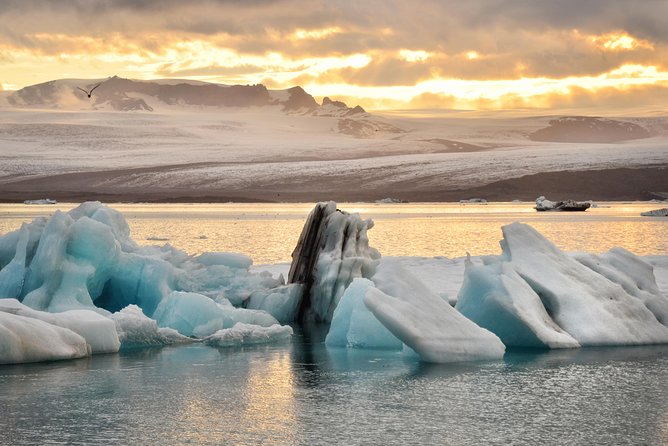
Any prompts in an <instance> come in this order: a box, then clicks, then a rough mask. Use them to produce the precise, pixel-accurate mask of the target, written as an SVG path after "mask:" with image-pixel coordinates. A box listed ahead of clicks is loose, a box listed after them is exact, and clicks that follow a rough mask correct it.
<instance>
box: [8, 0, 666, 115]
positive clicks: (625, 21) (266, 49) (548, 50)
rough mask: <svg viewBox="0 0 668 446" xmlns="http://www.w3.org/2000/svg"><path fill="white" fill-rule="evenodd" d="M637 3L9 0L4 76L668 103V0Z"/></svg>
mask: <svg viewBox="0 0 668 446" xmlns="http://www.w3.org/2000/svg"><path fill="white" fill-rule="evenodd" d="M464 3H465V4H464ZM555 3H559V5H558V6H557V5H555ZM629 5H630V3H629V2H626V1H622V0H619V1H617V0H610V1H608V0H605V1H604V0H591V1H588V2H586V4H583V3H582V2H577V1H573V0H564V1H562V2H529V1H510V0H472V1H470V2H454V1H453V2H449V1H431V0H420V1H418V2H415V1H410V2H409V1H405V2H404V1H400V0H397V1H390V2H388V1H376V0H370V1H368V2H352V1H343V0H336V1H328V2H326V1H324V0H323V1H313V2H299V1H296V0H275V1H274V0H257V1H245V2H240V1H234V0H218V1H216V0H195V1H192V2H178V1H176V0H167V1H160V2H158V1H155V0H90V1H88V2H83V3H82V2H78V1H74V0H63V1H61V2H49V1H46V0H32V1H29V2H25V1H17V0H3V2H2V5H0V23H2V26H0V86H2V88H3V89H5V90H9V89H17V88H21V87H24V86H27V85H32V84H35V83H40V82H45V81H49V80H53V79H60V78H88V79H93V78H106V77H108V76H111V75H119V76H121V77H128V78H135V79H155V78H174V79H196V80H203V81H210V82H218V83H224V84H256V83H262V84H264V85H266V86H267V87H268V88H271V89H284V88H289V87H292V86H295V85H301V86H303V87H304V88H306V89H307V91H309V92H310V93H311V94H314V95H315V96H317V97H322V96H330V97H332V98H338V99H345V100H350V101H352V102H354V103H360V104H361V105H363V106H366V107H367V108H425V107H433V108H487V109H495V108H518V107H548V108H549V107H555V106H560V105H564V104H567V105H572V106H577V105H578V104H591V103H597V102H599V103H600V102H604V103H606V104H610V106H611V107H616V106H624V105H625V104H628V103H629V102H631V103H642V102H643V101H644V102H645V103H646V102H647V101H654V102H656V103H657V104H658V103H661V101H663V102H664V103H665V100H666V99H668V93H667V92H668V33H666V32H665V30H666V29H668V6H667V5H668V2H655V1H646V2H634V5H633V7H630V6H629Z"/></svg>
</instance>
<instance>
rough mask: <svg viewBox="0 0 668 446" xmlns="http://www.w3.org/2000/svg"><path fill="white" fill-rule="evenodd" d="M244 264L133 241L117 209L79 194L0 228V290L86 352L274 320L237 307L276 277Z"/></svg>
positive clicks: (272, 285)
mask: <svg viewBox="0 0 668 446" xmlns="http://www.w3.org/2000/svg"><path fill="white" fill-rule="evenodd" d="M251 265H252V261H251V259H250V258H249V257H248V256H245V255H243V254H234V253H221V252H212V253H204V254H201V255H199V256H190V255H188V254H187V253H185V252H183V251H180V250H178V249H176V248H174V247H172V246H170V245H168V244H167V245H164V246H161V247H158V246H147V247H140V246H139V245H137V243H135V241H134V240H132V238H131V237H130V228H129V226H128V224H127V222H126V221H125V218H124V217H123V215H122V214H121V213H119V212H118V211H116V210H114V209H111V208H109V207H107V206H105V205H103V204H101V203H99V202H86V203H83V204H81V205H80V206H78V207H76V208H74V209H72V210H71V211H69V212H66V213H65V212H61V211H56V212H55V213H54V214H53V216H52V217H50V218H49V219H45V218H37V219H35V220H33V222H31V223H27V224H24V225H23V226H22V227H21V228H20V229H18V230H16V231H13V232H10V233H8V234H5V235H3V236H1V237H0V298H14V299H16V300H15V302H16V303H20V305H21V308H20V309H19V310H16V308H14V310H16V311H20V313H21V315H22V317H30V318H37V319H40V320H42V321H43V322H45V323H47V324H51V325H56V326H62V327H66V328H68V329H70V330H71V331H74V332H77V333H79V334H81V335H83V338H85V340H86V341H87V342H88V343H89V344H90V345H91V347H92V350H91V351H92V352H93V353H102V352H111V351H118V349H119V346H120V344H121V343H123V345H124V346H139V345H167V344H170V343H174V342H182V341H183V337H184V336H186V337H187V336H195V337H206V336H209V335H211V334H213V333H215V332H216V331H218V330H221V329H223V328H230V327H232V326H233V325H234V324H236V323H238V322H240V323H247V324H254V325H257V326H263V327H264V326H270V325H273V324H276V323H277V321H276V318H274V317H273V316H271V314H269V313H268V312H266V311H264V310H263V309H260V308H255V309H246V308H243V307H244V306H246V305H247V303H248V301H249V299H250V296H251V295H252V294H253V293H255V292H257V293H258V295H261V294H263V293H264V295H271V294H272V293H269V292H267V291H268V290H273V289H276V288H278V287H280V286H284V285H285V284H284V281H283V279H282V277H279V278H274V277H273V276H272V275H271V274H270V273H268V272H260V273H251V272H250V271H249V268H250V266H251ZM293 288H295V287H293ZM290 296H291V299H295V298H298V297H299V296H300V293H292V294H290ZM295 296H296V297H295ZM5 306H7V305H5ZM270 307H271V308H275V306H273V307H272V306H270ZM127 308H130V309H127ZM14 310H12V311H14ZM284 311H288V309H285V310H284ZM293 313H294V312H293ZM151 320H152V321H154V322H155V323H156V324H157V325H155V326H153V324H152V323H151V322H150V321H151ZM156 321H157V322H156ZM15 325H16V324H15ZM24 325H25V324H24ZM166 329H172V331H166ZM119 334H120V339H119ZM96 336H97V337H96Z"/></svg>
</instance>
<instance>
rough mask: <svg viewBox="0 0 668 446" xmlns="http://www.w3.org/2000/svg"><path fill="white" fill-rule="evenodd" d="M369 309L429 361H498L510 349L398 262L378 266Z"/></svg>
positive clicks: (368, 295)
mask: <svg viewBox="0 0 668 446" xmlns="http://www.w3.org/2000/svg"><path fill="white" fill-rule="evenodd" d="M373 281H374V283H375V284H376V287H377V288H369V289H368V290H367V292H366V295H365V297H364V303H365V304H366V306H367V308H369V310H371V312H372V313H373V314H374V316H376V318H377V319H378V320H379V321H380V322H381V323H382V324H383V325H384V326H385V327H386V328H387V329H388V330H389V331H390V332H391V333H392V334H394V336H396V337H397V338H398V339H400V340H401V341H403V342H404V343H405V344H406V345H407V346H408V347H410V348H411V349H413V350H414V351H415V352H416V353H417V354H418V355H420V357H421V358H422V359H423V360H424V361H426V362H438V363H445V362H457V361H476V360H487V359H499V358H501V357H503V355H504V352H505V346H504V345H503V343H502V342H501V340H500V339H499V338H498V337H497V336H496V335H495V334H493V333H492V332H490V331H488V330H485V329H484V328H481V327H480V326H478V325H476V324H475V323H474V322H472V321H471V320H469V319H467V318H466V317H464V316H463V315H462V314H461V313H459V312H458V311H457V310H455V309H454V308H453V307H452V306H450V304H448V303H447V302H446V301H445V300H443V299H441V298H440V297H439V296H437V295H435V294H434V293H432V292H431V291H429V289H428V288H427V287H425V286H424V285H423V284H422V283H421V282H419V281H418V280H416V279H415V278H414V277H413V276H411V275H410V274H408V273H407V272H406V271H405V270H404V269H403V268H402V267H401V265H400V264H399V262H398V261H396V260H393V259H392V260H387V259H385V260H384V261H382V262H381V263H380V265H379V266H378V270H377V272H376V274H375V275H374V276H373Z"/></svg>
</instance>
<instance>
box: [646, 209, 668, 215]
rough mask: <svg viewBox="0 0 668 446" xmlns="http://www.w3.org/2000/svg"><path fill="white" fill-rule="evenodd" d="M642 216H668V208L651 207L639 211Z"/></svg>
mask: <svg viewBox="0 0 668 446" xmlns="http://www.w3.org/2000/svg"><path fill="white" fill-rule="evenodd" d="M640 215H642V216H643V217H668V208H661V209H653V210H651V211H647V212H641V213H640Z"/></svg>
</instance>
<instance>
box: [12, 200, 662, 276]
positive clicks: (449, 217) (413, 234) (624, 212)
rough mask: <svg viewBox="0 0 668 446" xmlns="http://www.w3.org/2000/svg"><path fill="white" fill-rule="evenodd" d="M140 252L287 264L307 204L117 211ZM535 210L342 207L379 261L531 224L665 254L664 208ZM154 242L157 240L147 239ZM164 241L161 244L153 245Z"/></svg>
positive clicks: (493, 241) (483, 244) (597, 244)
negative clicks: (158, 249)
mask: <svg viewBox="0 0 668 446" xmlns="http://www.w3.org/2000/svg"><path fill="white" fill-rule="evenodd" d="M74 206H75V205H72V204H58V205H56V206H45V205H42V206H39V205H31V206H27V205H23V204H9V205H8V204H0V234H4V233H6V232H8V231H11V230H14V229H17V228H18V227H19V226H20V225H21V223H22V222H26V221H31V220H32V219H33V218H34V217H36V216H46V215H50V214H51V213H53V212H54V211H55V209H57V208H58V209H62V210H69V209H71V208H72V207H74ZM112 206H113V207H114V208H115V209H118V210H119V211H121V212H122V213H123V214H124V215H125V217H126V218H127V220H128V223H129V224H130V227H131V230H132V236H133V238H134V239H135V240H137V242H138V243H140V244H143V245H155V244H164V243H171V244H172V245H174V246H176V247H178V248H181V249H184V250H186V251H187V252H189V253H191V254H197V253H201V252H205V251H232V252H243V253H246V254H248V255H250V256H251V257H252V258H253V260H254V262H255V263H256V264H264V263H276V262H287V261H290V254H291V253H292V250H293V249H294V247H295V244H296V243H297V239H298V238H299V233H300V232H301V229H302V227H303V225H304V220H305V218H306V216H307V215H308V213H309V211H310V210H311V209H312V208H313V204H312V203H308V204H288V203H286V204H114V205H112ZM532 206H533V203H493V204H488V205H460V204H452V203H437V204H433V203H408V204H390V205H387V204H360V203H340V204H339V207H340V208H341V209H345V210H348V211H350V212H359V213H360V214H361V215H362V217H364V218H372V219H373V220H374V221H375V223H376V225H375V227H374V228H373V229H372V230H371V231H369V238H370V241H371V245H372V246H374V247H375V248H378V249H379V250H380V252H381V253H382V254H383V255H388V256H396V255H410V256H427V257H434V256H446V257H451V258H452V257H461V256H464V255H465V254H466V252H467V251H468V252H470V253H471V254H474V255H486V254H497V253H499V252H500V248H499V240H500V239H501V238H502V235H501V226H503V225H505V224H509V223H512V222H513V221H521V222H524V223H529V224H531V225H532V226H533V227H535V228H536V229H537V230H538V231H540V232H541V233H542V234H544V235H545V236H546V237H548V238H549V239H550V240H552V241H553V242H554V243H555V244H557V246H559V247H560V248H562V249H565V250H567V251H589V252H603V251H607V250H608V249H610V248H612V247H614V246H623V247H625V248H626V249H629V250H630V251H632V252H634V253H635V254H638V255H648V254H661V255H665V254H668V236H666V234H668V219H667V218H658V217H641V216H640V213H641V212H644V211H647V210H650V209H656V208H659V207H665V206H666V204H665V203H619V202H616V203H601V206H605V207H599V208H594V209H589V210H587V211H586V212H577V213H569V212H558V213H554V212H540V213H539V212H536V211H534V210H533V208H532ZM151 239H154V240H151ZM155 239H161V240H155Z"/></svg>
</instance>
